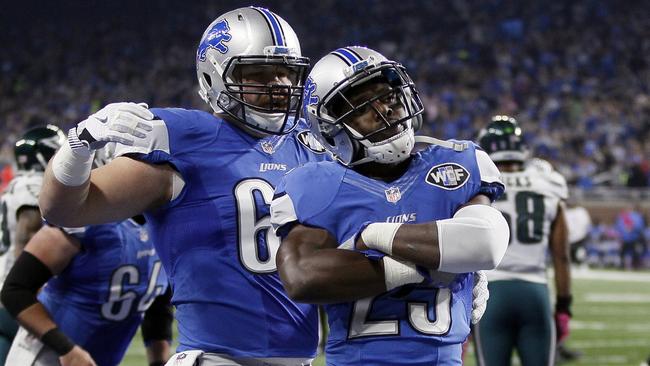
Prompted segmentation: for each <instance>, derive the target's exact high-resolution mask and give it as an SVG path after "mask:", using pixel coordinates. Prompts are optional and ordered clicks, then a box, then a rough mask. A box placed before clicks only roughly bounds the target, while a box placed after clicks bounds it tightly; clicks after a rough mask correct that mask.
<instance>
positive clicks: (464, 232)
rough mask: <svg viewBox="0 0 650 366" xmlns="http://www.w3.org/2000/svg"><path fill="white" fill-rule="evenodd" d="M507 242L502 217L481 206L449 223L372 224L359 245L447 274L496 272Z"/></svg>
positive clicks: (462, 212) (464, 211) (464, 210)
mask: <svg viewBox="0 0 650 366" xmlns="http://www.w3.org/2000/svg"><path fill="white" fill-rule="evenodd" d="M508 239H509V230H508V224H507V223H506V221H505V219H504V218H503V215H502V214H501V213H500V212H499V211H497V210H495V209H494V208H492V207H490V206H487V205H482V204H477V205H469V206H465V207H463V208H461V209H460V210H458V211H457V212H456V214H455V215H454V217H452V218H450V219H445V220H438V221H432V222H428V223H424V224H402V225H400V224H391V223H375V224H370V225H368V227H367V228H366V229H364V231H363V232H362V233H361V241H362V242H363V244H365V246H367V247H369V248H372V249H376V250H380V251H382V252H384V253H386V254H388V255H390V256H392V257H396V258H399V259H401V260H405V261H408V262H412V263H415V264H418V265H421V266H424V267H427V268H429V269H434V270H439V271H443V272H449V273H466V272H475V271H479V270H486V269H494V268H496V266H497V265H498V264H499V262H500V261H501V259H502V258H503V255H504V254H505V251H506V249H507V247H508ZM357 246H358V247H359V245H357Z"/></svg>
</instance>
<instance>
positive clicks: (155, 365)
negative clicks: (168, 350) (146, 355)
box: [149, 361, 166, 366]
mask: <svg viewBox="0 0 650 366" xmlns="http://www.w3.org/2000/svg"><path fill="white" fill-rule="evenodd" d="M165 364H166V362H165V361H154V362H150V363H149V366H165Z"/></svg>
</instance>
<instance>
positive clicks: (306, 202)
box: [272, 143, 503, 365]
mask: <svg viewBox="0 0 650 366" xmlns="http://www.w3.org/2000/svg"><path fill="white" fill-rule="evenodd" d="M501 192H503V185H502V184H501V182H500V180H499V172H498V170H497V168H496V166H495V165H494V164H493V163H492V161H491V160H490V159H489V157H488V156H487V154H486V153H485V152H484V151H481V150H477V149H476V147H475V146H474V145H473V144H471V143H469V144H468V147H467V149H465V150H464V151H462V152H458V151H454V150H452V149H448V148H444V147H441V146H437V145H433V146H430V147H428V148H427V149H426V150H423V151H421V152H419V153H417V154H415V155H414V157H413V160H412V161H411V163H410V166H409V168H408V170H407V171H406V173H405V174H404V175H403V176H402V177H400V178H399V179H397V180H395V181H393V182H390V183H386V182H383V181H379V180H375V179H371V178H368V177H366V176H363V175H361V174H359V173H357V172H356V171H354V170H352V169H347V168H345V167H344V166H343V165H341V164H338V163H336V162H321V163H312V164H307V165H305V166H303V167H301V168H298V169H295V170H293V171H291V172H290V173H289V174H287V176H286V177H285V178H284V179H283V181H282V182H281V183H280V185H279V186H278V188H277V190H276V199H275V200H274V201H273V219H272V221H273V225H274V226H275V227H276V228H278V230H279V232H280V233H284V232H283V231H286V229H287V228H289V227H290V225H287V224H289V223H291V222H299V223H301V224H303V225H306V226H311V227H319V228H323V229H326V230H328V231H329V232H330V233H331V234H332V235H333V236H335V237H336V239H337V240H338V242H339V243H343V244H342V248H348V247H349V246H350V245H351V243H353V242H354V238H355V236H356V235H357V234H358V233H359V232H360V230H361V229H362V228H363V227H364V226H365V225H366V224H368V223H371V222H404V223H423V222H428V221H432V220H440V219H446V218H450V217H452V216H453V214H454V212H455V211H456V210H457V209H458V208H459V207H460V206H461V205H463V204H464V203H465V202H467V201H469V200H470V199H471V198H473V197H474V196H476V195H477V194H479V193H482V194H485V195H487V196H488V197H490V198H491V199H495V198H496V197H497V196H498V195H500V194H501ZM283 229H285V230H283ZM369 257H370V258H371V259H379V258H381V255H375V256H370V255H369ZM472 286H473V275H472V274H469V273H468V274H460V275H458V276H457V278H456V281H455V282H454V286H450V288H436V287H434V286H432V285H407V286H403V287H400V288H397V289H394V290H392V291H390V292H387V293H384V294H381V295H379V296H376V297H372V298H366V299H361V300H358V301H354V302H349V303H338V304H330V305H326V306H325V308H326V310H327V315H328V321H329V326H330V334H329V338H328V341H327V348H326V359H327V363H328V364H329V365H343V364H345V365H397V364H399V365H460V364H461V359H460V357H461V344H462V342H464V340H465V339H466V337H467V335H468V334H469V324H470V315H471V307H472Z"/></svg>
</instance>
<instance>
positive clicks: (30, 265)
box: [0, 251, 52, 318]
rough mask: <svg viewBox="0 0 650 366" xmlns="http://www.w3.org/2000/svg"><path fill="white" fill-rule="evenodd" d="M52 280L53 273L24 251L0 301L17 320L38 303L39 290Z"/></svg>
mask: <svg viewBox="0 0 650 366" xmlns="http://www.w3.org/2000/svg"><path fill="white" fill-rule="evenodd" d="M50 278H52V271H50V269H49V268H48V267H47V266H46V265H45V264H44V263H43V262H41V260H40V259H38V258H36V257H35V256H34V255H33V254H32V253H30V252H25V251H23V252H22V254H20V256H19V257H18V259H17V260H16V263H15V264H14V266H13V267H12V268H11V271H9V274H8V275H7V279H6V280H5V284H4V286H3V287H2V292H1V293H0V300H2V304H3V305H4V306H5V308H6V309H7V311H8V312H9V314H11V315H12V316H13V317H14V318H15V317H17V316H18V314H20V312H21V311H23V310H25V309H27V308H28V307H30V306H32V305H33V304H35V303H36V302H37V301H38V300H37V299H36V293H37V292H38V289H39V288H41V287H42V286H43V285H44V284H45V282H47V281H48V280H49V279H50Z"/></svg>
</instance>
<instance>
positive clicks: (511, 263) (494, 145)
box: [474, 116, 571, 366]
mask: <svg viewBox="0 0 650 366" xmlns="http://www.w3.org/2000/svg"><path fill="white" fill-rule="evenodd" d="M479 144H480V146H481V147H482V148H483V149H485V151H486V152H487V153H488V154H489V155H490V157H491V158H492V160H493V161H494V162H495V163H496V164H497V166H498V167H499V170H500V171H501V173H502V176H501V179H502V180H503V182H504V184H505V185H506V193H505V194H504V195H503V196H501V199H499V200H497V201H496V202H495V203H494V207H495V208H497V209H498V210H499V211H501V212H502V213H503V215H504V216H505V218H506V221H508V223H509V226H510V230H511V233H510V245H509V247H508V250H507V251H506V255H505V256H504V258H503V260H502V261H501V263H500V264H499V266H498V267H497V269H495V270H493V271H489V272H488V278H489V281H490V282H489V289H490V302H489V306H488V308H487V310H486V313H485V315H484V316H483V318H482V319H481V321H480V323H479V324H478V325H477V326H476V327H475V328H474V329H475V340H476V344H477V358H478V362H479V364H480V365H487V366H501V365H510V358H511V357H512V353H513V351H514V350H515V349H516V350H517V353H518V354H519V357H520V359H521V363H522V364H523V365H527V366H528V365H533V366H534V365H553V364H554V354H555V344H556V340H557V341H562V340H564V339H565V338H566V337H567V336H568V332H569V327H568V325H569V318H570V317H571V311H570V306H571V291H570V267H569V265H570V261H569V245H568V230H567V225H566V222H565V217H564V211H565V209H564V200H566V198H567V196H568V191H567V186H566V182H565V180H564V178H563V177H562V176H561V175H560V174H559V173H557V172H555V171H554V170H553V169H552V167H551V165H550V164H549V163H548V162H546V161H544V160H540V159H527V151H526V150H525V148H524V145H523V142H522V135H521V128H520V127H519V126H518V124H517V122H516V120H515V119H513V118H511V117H508V116H495V117H494V118H493V120H492V122H491V123H490V124H489V125H488V126H487V127H486V128H485V129H484V130H482V131H481V134H480V135H479ZM547 250H550V254H551V258H552V261H553V268H554V270H555V288H556V293H557V300H556V303H555V324H553V318H554V317H553V314H552V313H551V306H550V301H549V292H548V287H547V278H546V258H547ZM556 332H557V337H556Z"/></svg>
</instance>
